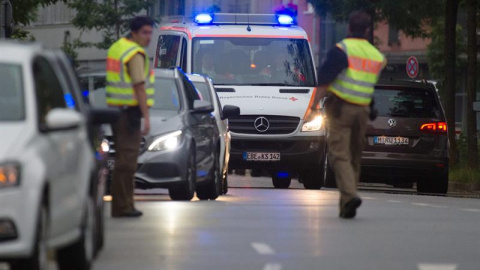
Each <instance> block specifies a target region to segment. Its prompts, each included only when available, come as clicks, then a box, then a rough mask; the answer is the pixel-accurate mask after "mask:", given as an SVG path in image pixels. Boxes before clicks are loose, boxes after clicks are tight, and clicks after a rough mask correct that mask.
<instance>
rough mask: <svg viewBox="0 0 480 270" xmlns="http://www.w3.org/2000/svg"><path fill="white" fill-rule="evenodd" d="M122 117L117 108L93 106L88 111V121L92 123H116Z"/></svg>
mask: <svg viewBox="0 0 480 270" xmlns="http://www.w3.org/2000/svg"><path fill="white" fill-rule="evenodd" d="M119 117H120V110H119V109H117V108H91V109H90V111H89V113H88V121H89V123H90V124H92V125H101V124H114V123H115V122H116V121H117V120H118V118H119Z"/></svg>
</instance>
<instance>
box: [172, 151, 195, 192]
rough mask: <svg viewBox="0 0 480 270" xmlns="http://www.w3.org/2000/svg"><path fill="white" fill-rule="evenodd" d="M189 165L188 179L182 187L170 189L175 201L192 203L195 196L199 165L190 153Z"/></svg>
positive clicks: (191, 152)
mask: <svg viewBox="0 0 480 270" xmlns="http://www.w3.org/2000/svg"><path fill="white" fill-rule="evenodd" d="M188 156H189V158H188V163H187V179H185V182H184V183H182V184H181V185H180V186H177V187H173V188H169V189H168V194H169V195H170V198H171V199H172V200H174V201H190V200H191V199H192V198H193V195H195V184H196V179H197V164H196V162H195V155H194V153H193V151H190V154H189V155H188Z"/></svg>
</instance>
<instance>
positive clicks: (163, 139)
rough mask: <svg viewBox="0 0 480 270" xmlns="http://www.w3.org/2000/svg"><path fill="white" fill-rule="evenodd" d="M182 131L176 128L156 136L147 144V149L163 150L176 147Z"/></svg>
mask: <svg viewBox="0 0 480 270" xmlns="http://www.w3.org/2000/svg"><path fill="white" fill-rule="evenodd" d="M181 135H182V131H181V130H178V131H175V132H172V133H168V134H166V135H163V136H160V137H158V138H156V139H155V140H154V141H153V142H152V143H151V144H150V146H148V151H164V150H172V149H175V148H177V146H178V145H179V144H180V139H181Z"/></svg>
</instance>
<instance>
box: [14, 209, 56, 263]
mask: <svg viewBox="0 0 480 270" xmlns="http://www.w3.org/2000/svg"><path fill="white" fill-rule="evenodd" d="M48 227H49V222H48V210H47V204H46V202H43V203H42V204H41V206H40V209H39V212H38V220H37V226H36V232H35V242H34V245H35V247H34V250H33V254H32V255H31V256H30V257H29V258H26V259H19V260H15V261H13V262H12V263H11V265H10V269H11V270H25V269H31V270H45V269H47V267H48V248H47V238H48Z"/></svg>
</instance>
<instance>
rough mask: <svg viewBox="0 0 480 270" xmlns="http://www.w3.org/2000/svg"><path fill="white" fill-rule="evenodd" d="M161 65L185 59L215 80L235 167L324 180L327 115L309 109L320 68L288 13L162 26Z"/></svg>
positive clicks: (311, 182) (281, 178)
mask: <svg viewBox="0 0 480 270" xmlns="http://www.w3.org/2000/svg"><path fill="white" fill-rule="evenodd" d="M158 32H159V36H158V40H157V45H156V48H155V53H154V60H153V62H154V63H153V65H154V67H155V68H170V67H174V66H179V67H181V68H182V69H183V70H184V71H185V72H187V73H196V74H203V75H206V76H208V77H210V78H211V79H212V81H213V84H214V87H215V90H216V92H217V94H218V96H219V99H220V102H221V103H222V105H223V106H224V105H235V106H238V107H240V111H241V115H240V116H238V117H234V118H230V119H229V120H228V122H229V129H230V132H231V136H232V140H231V152H230V163H229V169H253V170H265V171H267V172H268V173H269V174H268V175H269V176H271V178H272V182H273V185H274V187H276V188H288V187H289V186H290V183H291V180H292V177H295V178H296V177H297V176H298V180H299V181H300V182H301V183H303V185H304V187H305V188H307V189H319V188H321V186H322V184H323V181H324V178H325V173H326V168H327V166H328V165H327V162H328V160H327V158H326V130H325V121H324V117H323V115H322V113H321V110H320V109H319V110H318V112H317V113H318V116H317V117H316V118H314V120H312V121H311V122H305V121H304V118H305V117H306V115H307V114H309V113H310V111H309V109H308V108H310V107H311V104H312V102H313V96H314V93H315V91H316V90H317V89H316V85H317V81H316V70H315V64H314V61H313V57H312V52H311V48H310V44H309V40H308V36H307V34H306V33H305V31H304V30H303V29H302V28H300V27H298V26H296V25H295V22H294V19H293V18H292V17H290V16H288V15H277V14H232V13H230V14H226V13H216V14H199V15H197V16H195V18H194V20H193V21H192V22H186V21H183V20H182V21H181V22H180V21H178V20H177V21H173V22H171V23H168V24H162V25H160V26H159V31H158Z"/></svg>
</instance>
